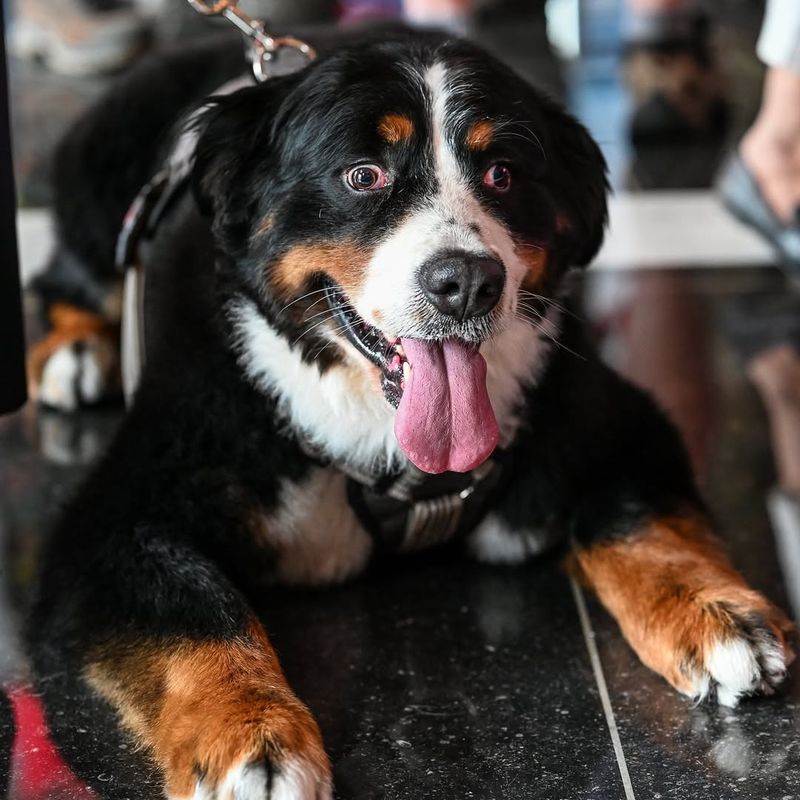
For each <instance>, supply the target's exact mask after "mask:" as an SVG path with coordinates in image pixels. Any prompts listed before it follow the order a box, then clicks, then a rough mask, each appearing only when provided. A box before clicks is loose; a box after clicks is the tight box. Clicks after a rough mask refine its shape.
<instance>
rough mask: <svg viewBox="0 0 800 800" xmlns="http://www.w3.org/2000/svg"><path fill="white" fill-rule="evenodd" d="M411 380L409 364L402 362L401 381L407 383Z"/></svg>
mask: <svg viewBox="0 0 800 800" xmlns="http://www.w3.org/2000/svg"><path fill="white" fill-rule="evenodd" d="M410 378H411V364H409V363H408V361H404V362H403V380H404V381H405V382H406V383H408V381H409V380H410Z"/></svg>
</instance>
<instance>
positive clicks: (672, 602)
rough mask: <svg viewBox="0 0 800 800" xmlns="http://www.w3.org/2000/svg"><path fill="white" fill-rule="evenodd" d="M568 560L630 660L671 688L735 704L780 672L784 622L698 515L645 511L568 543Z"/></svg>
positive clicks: (787, 657) (787, 656) (786, 655)
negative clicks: (607, 532)
mask: <svg viewBox="0 0 800 800" xmlns="http://www.w3.org/2000/svg"><path fill="white" fill-rule="evenodd" d="M575 563H576V564H577V567H578V569H579V571H580V575H581V576H582V577H583V579H584V580H585V581H586V583H588V584H589V585H590V586H591V587H592V588H593V589H594V591H595V592H596V593H597V596H598V597H599V598H600V600H601V601H602V603H603V604H604V605H605V607H606V608H607V609H608V610H609V611H610V612H611V614H612V615H613V616H614V617H615V618H616V620H617V622H618V623H619V625H620V628H621V629H622V632H623V634H624V635H625V638H626V639H627V640H628V642H629V643H630V645H631V646H632V647H633V649H634V650H635V651H636V653H637V654H638V656H639V658H641V660H642V661H643V662H644V663H645V664H646V665H647V666H648V667H650V668H651V669H653V670H655V671H656V672H658V673H659V674H661V675H663V676H664V677H665V678H666V679H667V680H668V681H669V682H670V683H671V684H672V685H673V686H674V687H675V688H676V689H677V690H678V691H680V692H682V693H684V694H686V695H689V696H691V697H695V698H697V699H703V698H705V697H708V696H711V697H713V696H716V699H717V700H718V702H719V703H721V704H722V705H726V706H735V705H736V704H737V702H738V701H739V699H740V698H741V697H743V696H746V695H750V694H757V693H763V694H770V693H771V692H772V691H773V689H774V687H775V686H776V685H777V684H778V683H780V681H781V680H782V679H783V677H784V675H785V673H786V665H787V664H788V663H789V662H790V661H791V658H792V653H791V651H790V649H789V647H788V646H787V643H786V635H787V633H788V632H789V630H790V628H791V626H790V624H789V622H788V621H787V620H786V618H785V617H784V616H783V614H782V613H781V612H780V611H779V610H778V609H777V608H775V607H774V606H773V605H772V604H771V603H769V601H768V600H766V598H764V597H763V596H762V595H761V594H759V593H758V592H756V591H754V590H753V589H751V588H749V587H748V585H747V584H746V583H745V581H744V579H743V578H742V577H741V575H739V574H738V573H737V572H736V571H735V570H734V569H733V567H732V566H731V564H730V563H729V561H728V559H727V557H726V556H725V553H724V552H723V549H722V547H721V544H720V543H719V542H718V541H717V540H716V539H715V537H714V536H713V534H712V533H711V532H710V530H709V526H708V524H707V523H706V522H705V520H703V519H702V518H701V517H699V516H698V517H685V516H676V517H672V518H657V519H651V520H650V521H649V522H645V523H639V525H637V526H635V527H634V528H633V529H630V530H628V531H627V532H623V533H616V534H615V535H614V536H609V537H606V538H603V539H600V540H594V541H591V542H589V543H588V544H582V545H578V546H577V549H576V552H575Z"/></svg>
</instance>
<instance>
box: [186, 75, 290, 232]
mask: <svg viewBox="0 0 800 800" xmlns="http://www.w3.org/2000/svg"><path fill="white" fill-rule="evenodd" d="M294 83H295V81H294V80H293V77H292V76H285V77H280V78H274V79H272V80H269V81H267V82H266V83H263V84H259V85H257V86H250V87H247V88H245V89H239V90H238V91H236V92H233V93H232V94H229V95H220V96H217V97H213V98H211V99H210V100H209V101H208V103H207V105H206V107H205V108H204V109H203V111H202V112H201V113H200V115H199V116H198V118H197V120H196V121H195V123H194V125H195V126H196V129H197V133H198V140H197V144H196V147H195V153H194V167H193V169H192V175H191V183H192V190H193V192H194V196H195V199H196V201H197V205H198V207H199V208H200V211H201V212H202V213H203V214H205V215H208V216H212V217H213V219H214V223H213V224H214V228H215V231H216V232H217V233H223V234H224V233H225V232H227V231H230V228H231V226H232V225H236V224H242V223H244V222H246V221H247V218H248V214H249V212H250V211H251V210H252V209H250V208H249V206H248V203H252V202H253V198H254V197H255V196H256V194H257V193H255V192H252V191H248V189H250V188H251V187H252V186H253V185H254V183H256V182H257V181H258V180H259V179H260V178H262V177H263V173H264V170H265V168H266V167H267V164H268V161H269V158H270V145H271V140H272V135H273V134H272V130H273V121H274V119H275V116H276V115H277V113H278V110H279V108H280V105H281V103H282V101H283V99H284V98H285V97H286V95H287V94H288V92H289V91H290V90H291V87H292V86H293V85H294ZM248 198H249V200H248Z"/></svg>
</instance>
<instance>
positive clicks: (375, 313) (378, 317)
mask: <svg viewBox="0 0 800 800" xmlns="http://www.w3.org/2000/svg"><path fill="white" fill-rule="evenodd" d="M372 319H374V320H375V322H377V323H378V325H383V312H382V311H381V310H380V309H379V308H373V309H372Z"/></svg>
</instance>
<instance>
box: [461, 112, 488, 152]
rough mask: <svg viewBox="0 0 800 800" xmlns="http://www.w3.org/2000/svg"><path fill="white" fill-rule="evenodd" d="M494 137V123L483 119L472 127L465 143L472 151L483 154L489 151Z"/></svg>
mask: <svg viewBox="0 0 800 800" xmlns="http://www.w3.org/2000/svg"><path fill="white" fill-rule="evenodd" d="M493 137H494V123H493V122H490V121H489V120H488V119H482V120H479V121H478V122H473V123H472V125H470V127H469V130H468V131H467V138H466V139H465V143H466V145H467V147H468V148H469V149H470V150H477V151H478V152H483V151H484V150H487V149H488V147H489V145H490V144H491V143H492V138H493Z"/></svg>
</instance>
